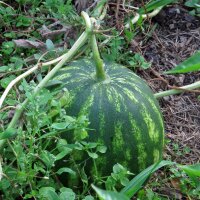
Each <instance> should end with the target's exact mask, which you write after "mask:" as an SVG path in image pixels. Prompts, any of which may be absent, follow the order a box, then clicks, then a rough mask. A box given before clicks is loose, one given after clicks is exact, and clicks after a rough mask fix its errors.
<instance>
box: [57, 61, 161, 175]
mask: <svg viewBox="0 0 200 200" xmlns="http://www.w3.org/2000/svg"><path fill="white" fill-rule="evenodd" d="M104 69H105V72H106V75H107V79H106V80H103V81H98V80H96V78H95V65H94V63H93V62H92V61H90V60H87V59H83V60H78V61H74V62H72V63H70V64H69V65H68V66H66V67H63V68H62V69H61V70H59V72H58V73H57V74H56V76H55V77H54V81H55V80H56V81H61V82H62V83H63V84H62V88H67V89H68V91H69V94H70V101H69V104H68V105H67V106H66V107H65V109H66V112H67V115H71V116H76V117H77V116H80V115H86V116H88V118H89V121H90V125H89V128H90V131H89V137H88V138H87V139H86V140H87V141H90V142H97V143H100V144H103V145H105V146H106V147H107V152H106V153H105V154H102V155H101V156H100V157H99V158H98V159H96V166H97V170H98V172H99V175H100V176H105V175H109V174H110V173H111V172H112V167H113V165H114V164H116V163H119V164H121V165H123V166H125V167H127V169H128V170H129V171H131V172H133V173H135V174H137V173H139V172H140V171H142V170H143V169H145V168H147V167H148V166H150V165H151V164H153V163H155V162H157V161H158V160H160V159H161V158H162V152H163V145H164V126H163V118H162V114H161V111H160V107H159V104H158V102H157V100H156V99H155V98H154V96H153V93H152V91H151V89H150V88H149V87H148V86H147V84H146V83H145V82H144V81H143V80H142V79H141V78H139V77H138V76H137V75H136V74H134V73H133V72H132V71H131V70H129V69H127V68H126V67H124V66H121V65H119V64H115V63H105V66H104ZM59 88H60V87H59ZM62 137H64V138H66V139H67V140H68V141H70V139H69V138H71V137H72V135H70V136H69V133H68V132H67V133H66V134H63V135H62ZM86 168H88V169H89V171H90V173H91V174H93V173H94V172H95V168H94V166H92V162H89V164H88V165H86Z"/></svg>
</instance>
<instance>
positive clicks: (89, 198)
mask: <svg viewBox="0 0 200 200" xmlns="http://www.w3.org/2000/svg"><path fill="white" fill-rule="evenodd" d="M83 200H94V197H92V196H90V195H89V196H86V197H85V198H84V199H83Z"/></svg>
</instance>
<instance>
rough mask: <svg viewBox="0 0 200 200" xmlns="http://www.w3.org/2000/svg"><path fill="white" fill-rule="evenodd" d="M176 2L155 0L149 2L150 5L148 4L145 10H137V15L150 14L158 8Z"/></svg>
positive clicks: (172, 0)
mask: <svg viewBox="0 0 200 200" xmlns="http://www.w3.org/2000/svg"><path fill="white" fill-rule="evenodd" d="M176 1H177V0H155V1H151V2H150V3H148V4H147V5H146V6H145V8H140V9H139V14H146V12H147V13H148V12H151V11H153V10H155V9H157V8H158V7H161V6H166V5H168V4H170V3H175V2H176Z"/></svg>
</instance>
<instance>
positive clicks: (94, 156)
mask: <svg viewBox="0 0 200 200" xmlns="http://www.w3.org/2000/svg"><path fill="white" fill-rule="evenodd" d="M87 153H88V155H89V156H90V157H91V158H93V159H97V158H98V155H97V154H96V153H92V152H89V151H87Z"/></svg>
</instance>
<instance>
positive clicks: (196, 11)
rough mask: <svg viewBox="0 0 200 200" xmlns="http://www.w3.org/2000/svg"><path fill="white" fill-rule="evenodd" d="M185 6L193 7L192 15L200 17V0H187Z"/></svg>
mask: <svg viewBox="0 0 200 200" xmlns="http://www.w3.org/2000/svg"><path fill="white" fill-rule="evenodd" d="M185 6H187V7H189V8H191V9H192V10H191V11H190V12H189V13H190V14H191V15H193V16H198V17H200V1H199V0H187V1H186V2H185Z"/></svg>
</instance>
